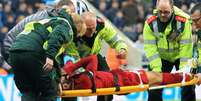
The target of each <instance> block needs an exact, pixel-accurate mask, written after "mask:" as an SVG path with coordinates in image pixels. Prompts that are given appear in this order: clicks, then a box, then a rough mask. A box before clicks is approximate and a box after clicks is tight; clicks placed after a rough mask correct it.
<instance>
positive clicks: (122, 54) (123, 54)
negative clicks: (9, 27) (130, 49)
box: [117, 49, 127, 59]
mask: <svg viewBox="0 0 201 101" xmlns="http://www.w3.org/2000/svg"><path fill="white" fill-rule="evenodd" d="M126 55H127V51H126V50H125V49H121V50H120V51H119V52H118V53H117V58H119V59H126Z"/></svg>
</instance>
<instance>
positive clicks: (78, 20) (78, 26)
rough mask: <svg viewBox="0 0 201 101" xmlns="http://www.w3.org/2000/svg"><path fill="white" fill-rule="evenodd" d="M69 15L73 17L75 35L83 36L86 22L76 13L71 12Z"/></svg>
mask: <svg viewBox="0 0 201 101" xmlns="http://www.w3.org/2000/svg"><path fill="white" fill-rule="evenodd" d="M71 16H72V18H73V23H74V25H75V27H76V29H77V33H76V34H77V36H83V35H84V34H85V32H86V24H85V23H84V21H83V20H82V19H81V16H80V15H78V14H76V13H71Z"/></svg>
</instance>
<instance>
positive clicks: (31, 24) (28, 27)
mask: <svg viewBox="0 0 201 101" xmlns="http://www.w3.org/2000/svg"><path fill="white" fill-rule="evenodd" d="M34 23H36V21H33V22H29V23H27V24H26V25H25V27H24V31H25V32H30V31H31V30H34Z"/></svg>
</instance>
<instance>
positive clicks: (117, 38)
mask: <svg viewBox="0 0 201 101" xmlns="http://www.w3.org/2000/svg"><path fill="white" fill-rule="evenodd" d="M117 40H120V37H119V36H118V34H116V35H115V36H113V37H112V38H111V39H110V40H108V41H107V42H108V43H109V44H112V43H114V42H116V41H117Z"/></svg>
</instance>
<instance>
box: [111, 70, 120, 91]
mask: <svg viewBox="0 0 201 101" xmlns="http://www.w3.org/2000/svg"><path fill="white" fill-rule="evenodd" d="M113 76H114V87H115V88H116V89H115V91H116V92H117V91H120V86H119V84H118V81H119V79H118V75H117V73H114V74H113Z"/></svg>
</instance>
